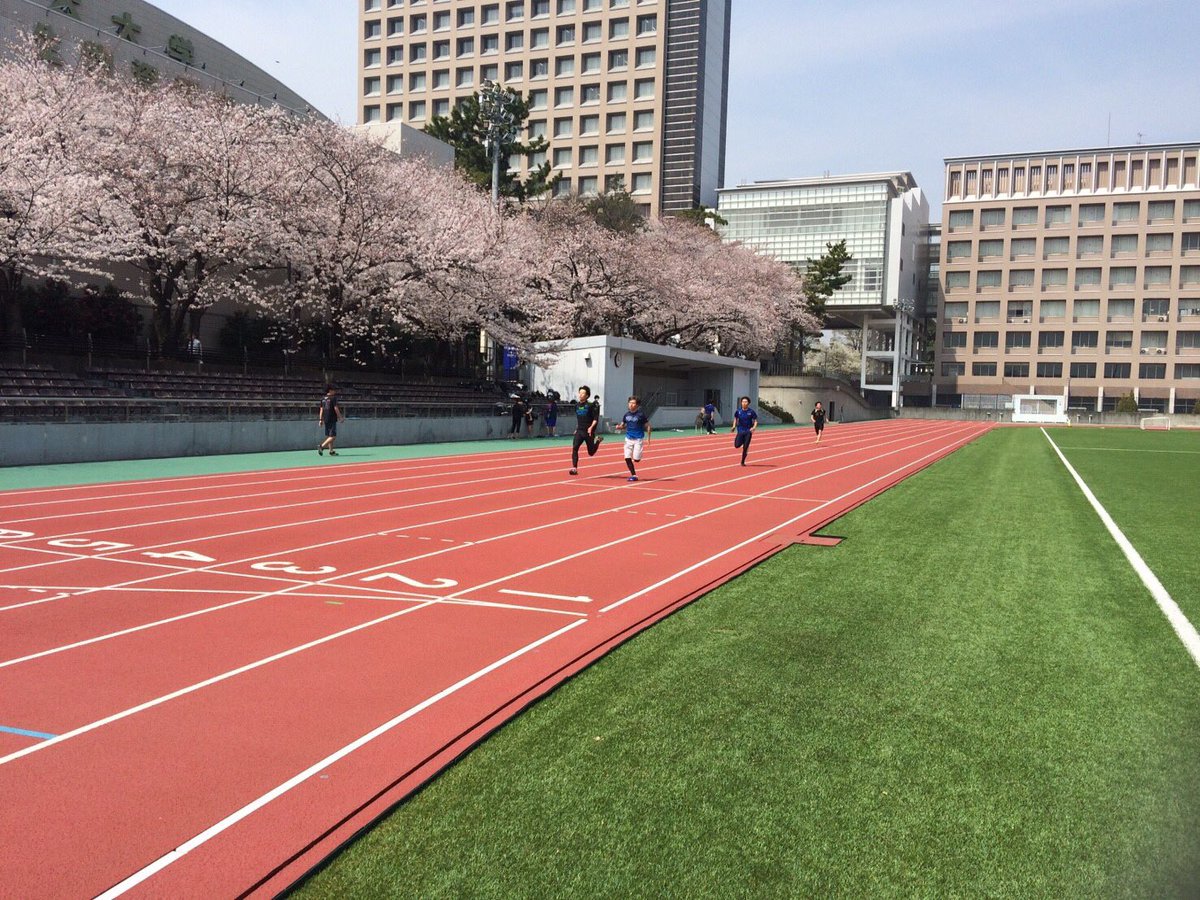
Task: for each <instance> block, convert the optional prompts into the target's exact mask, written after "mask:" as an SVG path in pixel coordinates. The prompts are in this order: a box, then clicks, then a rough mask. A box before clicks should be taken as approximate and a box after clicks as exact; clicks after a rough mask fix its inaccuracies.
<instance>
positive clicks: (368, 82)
mask: <svg viewBox="0 0 1200 900" xmlns="http://www.w3.org/2000/svg"><path fill="white" fill-rule="evenodd" d="M382 83H383V82H382V81H381V80H380V78H379V76H378V75H374V76H372V77H370V78H364V79H363V96H364V97H378V96H379V89H380V85H381V84H382Z"/></svg>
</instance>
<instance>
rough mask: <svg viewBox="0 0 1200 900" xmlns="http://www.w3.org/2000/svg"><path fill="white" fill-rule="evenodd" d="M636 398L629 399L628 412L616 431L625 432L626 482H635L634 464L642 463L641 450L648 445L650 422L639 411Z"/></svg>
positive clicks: (639, 403) (635, 471) (639, 405)
mask: <svg viewBox="0 0 1200 900" xmlns="http://www.w3.org/2000/svg"><path fill="white" fill-rule="evenodd" d="M640 407H641V401H639V400H638V398H637V397H630V398H629V411H628V412H627V413H625V415H624V416H622V417H621V422H620V424H618V425H617V431H621V430H624V431H625V465H626V466H628V467H629V478H627V479H626V480H627V481H637V480H638V477H637V469H636V468H635V467H634V465H633V464H634V463H635V462H641V461H642V448H643V447H644V446H645V445H646V444H648V443H650V420H649V419H648V418H646V414H645V413H644V412H642V410H641V408H640Z"/></svg>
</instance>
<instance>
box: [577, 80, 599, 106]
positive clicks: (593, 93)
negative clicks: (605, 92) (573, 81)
mask: <svg viewBox="0 0 1200 900" xmlns="http://www.w3.org/2000/svg"><path fill="white" fill-rule="evenodd" d="M579 100H580V103H583V104H589V105H590V104H596V103H599V102H600V85H598V84H585V85H583V86H582V87H580V89H579Z"/></svg>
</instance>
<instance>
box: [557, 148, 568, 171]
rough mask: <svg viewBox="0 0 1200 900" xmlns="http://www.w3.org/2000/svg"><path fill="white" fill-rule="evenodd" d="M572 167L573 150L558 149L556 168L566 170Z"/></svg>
mask: <svg viewBox="0 0 1200 900" xmlns="http://www.w3.org/2000/svg"><path fill="white" fill-rule="evenodd" d="M570 165H571V148H570V147H556V148H555V149H554V168H556V169H566V168H569V167H570Z"/></svg>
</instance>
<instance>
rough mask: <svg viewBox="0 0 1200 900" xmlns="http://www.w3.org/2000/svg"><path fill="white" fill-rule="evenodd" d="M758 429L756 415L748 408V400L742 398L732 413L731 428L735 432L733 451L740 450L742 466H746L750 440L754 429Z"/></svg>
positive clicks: (747, 398)
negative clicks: (739, 448)
mask: <svg viewBox="0 0 1200 900" xmlns="http://www.w3.org/2000/svg"><path fill="white" fill-rule="evenodd" d="M757 427H758V413H756V412H755V411H754V410H752V409H751V408H750V398H749V397H743V398H742V399H741V404H740V406H739V408H738V409H735V410H734V411H733V427H732V428H731V429H729V430H730V432H734V431H736V432H737V434H736V435H734V438H733V449H735V450H736V449H737V448H738V447H741V448H742V465H743V466H744V465H745V464H746V454H747V453H749V452H750V439H751V438H752V437H754V429H755V428H757Z"/></svg>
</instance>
